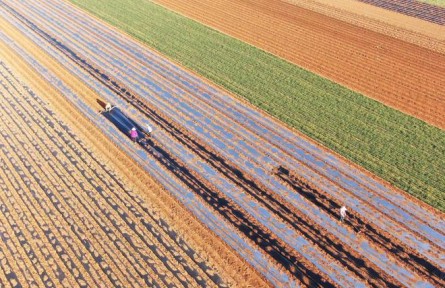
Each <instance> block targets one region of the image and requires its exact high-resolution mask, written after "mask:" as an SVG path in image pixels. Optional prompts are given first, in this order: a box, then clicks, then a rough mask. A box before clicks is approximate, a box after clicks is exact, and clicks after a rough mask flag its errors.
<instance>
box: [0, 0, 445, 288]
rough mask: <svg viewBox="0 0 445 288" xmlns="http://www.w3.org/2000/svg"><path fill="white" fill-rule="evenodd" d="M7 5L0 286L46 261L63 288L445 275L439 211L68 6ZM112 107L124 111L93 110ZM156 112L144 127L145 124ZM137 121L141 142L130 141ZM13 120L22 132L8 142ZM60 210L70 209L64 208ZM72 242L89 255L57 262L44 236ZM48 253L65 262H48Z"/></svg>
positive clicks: (391, 283)
mask: <svg viewBox="0 0 445 288" xmlns="http://www.w3.org/2000/svg"><path fill="white" fill-rule="evenodd" d="M4 2H8V3H7V4H3V5H0V26H1V27H2V30H1V31H0V59H2V58H4V59H14V61H5V62H7V64H8V65H6V64H5V65H3V66H2V65H1V63H2V62H1V61H0V76H1V77H0V83H1V85H2V86H3V88H2V87H1V86H0V93H2V94H1V95H3V94H4V95H6V96H5V97H0V105H1V107H0V108H3V109H0V118H1V119H2V122H1V123H0V128H2V129H0V132H1V133H0V134H2V137H3V138H4V139H5V140H2V141H3V142H1V141H0V166H2V168H3V169H0V176H2V177H0V180H2V179H6V180H5V181H7V183H6V184H2V182H1V181H0V186H1V187H3V189H5V191H7V193H9V195H8V194H5V195H6V196H3V198H4V199H6V200H5V201H3V202H5V203H6V202H8V201H9V203H7V204H6V205H3V206H1V205H0V209H2V210H0V211H1V212H3V213H0V223H2V224H3V223H6V222H7V223H9V224H8V225H9V226H10V227H9V226H8V228H12V229H4V230H5V231H3V230H2V229H1V228H2V227H0V233H3V234H1V235H7V236H8V237H2V238H1V239H0V263H2V265H1V267H0V287H3V286H6V285H7V283H8V282H9V284H11V285H10V286H15V284H16V283H19V284H21V283H25V284H26V283H30V284H33V283H34V282H37V284H39V283H40V282H43V281H46V279H47V278H48V277H47V275H46V274H45V273H41V274H39V275H37V272H38V271H43V272H46V271H48V272H47V273H51V274H50V277H49V278H50V279H52V281H54V282H56V283H57V282H58V281H59V282H61V284H62V285H64V286H66V287H72V286H75V285H71V282H72V283H74V282H80V283H84V282H85V283H86V284H85V285H83V286H98V287H101V286H106V287H113V286H114V287H119V286H125V287H129V286H132V285H133V286H135V287H141V286H150V287H151V286H158V287H180V286H185V287H187V286H192V287H198V286H202V287H213V286H217V287H226V286H235V287H238V286H244V287H267V285H269V284H271V285H273V286H276V287H297V286H298V287H299V286H305V287H367V286H370V287H414V286H418V287H431V286H433V285H435V286H438V287H442V286H444V285H445V282H444V279H443V275H444V271H443V270H444V269H443V267H445V264H444V262H445V260H444V259H442V258H441V257H440V256H441V255H443V247H444V241H445V240H444V239H445V238H444V236H443V235H444V232H443V231H445V221H444V220H443V219H445V218H444V217H443V215H442V214H440V213H439V212H437V211H435V210H433V209H432V208H431V207H429V206H428V207H426V206H425V205H423V204H421V203H419V202H417V201H416V200H412V199H411V198H407V197H408V196H406V195H404V194H403V192H400V191H397V190H392V189H391V188H390V187H386V186H385V185H382V184H381V183H379V182H377V181H376V180H374V179H372V178H371V177H369V178H368V176H367V175H366V174H365V173H362V172H361V171H360V170H358V169H356V168H354V167H351V166H350V164H349V163H348V162H346V161H343V160H341V159H339V158H336V157H335V155H333V154H330V153H329V152H328V151H325V150H324V149H323V148H322V147H318V146H316V144H315V143H310V142H308V141H306V140H305V139H303V138H300V136H298V135H297V134H294V132H293V131H290V130H288V129H287V128H286V127H284V126H282V125H281V124H280V123H278V122H275V121H274V120H273V119H271V118H268V116H267V115H265V114H263V113H262V112H261V111H257V110H253V108H251V107H250V106H248V105H245V104H244V103H243V102H241V101H240V100H238V99H237V98H236V97H232V95H226V94H225V93H224V92H223V91H220V90H218V88H217V87H214V86H210V84H208V83H207V82H206V81H205V80H204V79H201V78H199V77H198V76H195V75H192V74H191V73H188V72H187V71H186V70H183V69H181V68H180V67H178V66H176V65H175V64H174V63H171V62H169V61H168V60H166V59H165V58H164V57H162V55H160V54H158V53H156V52H154V51H151V50H149V49H148V48H147V47H145V46H142V45H140V44H138V43H137V42H135V41H134V40H132V39H131V38H129V37H127V36H125V35H124V34H121V33H120V32H118V31H116V30H113V28H110V27H108V26H106V25H104V24H103V23H101V22H100V21H97V20H96V19H94V18H92V17H90V16H88V15H87V14H85V13H83V12H82V11H80V10H77V9H73V8H72V7H71V6H70V5H69V4H67V3H65V2H64V1H59V0H47V1H45V2H40V1H38V0H35V1H31V0H30V1H27V2H17V1H2V0H0V4H1V3H4ZM122 63H125V65H122ZM9 66H11V69H10V68H8V67H9ZM2 67H3V68H2ZM14 71H15V72H14ZM14 79H15V80H14ZM20 79H26V83H27V84H21V83H22V82H21V81H22V80H20ZM23 81H25V80H23ZM28 85H29V86H30V87H31V88H32V91H36V94H34V93H31V92H32V91H31V90H29V91H28V89H27V88H26V86H28ZM20 87H22V88H20ZM13 91H18V92H20V93H16V92H13ZM25 92H26V93H25ZM28 94H29V95H28ZM40 95H42V96H40ZM39 97H42V98H41V99H40V98H39ZM3 98H4V99H3ZM46 101H48V104H45V103H46ZM106 102H108V103H116V104H117V105H118V107H115V108H113V109H114V110H112V111H107V112H103V113H97V112H98V110H102V109H103V108H104V106H105V103H106ZM178 104H180V105H178ZM46 105H48V107H47V108H46ZM53 110H54V112H52V111H53ZM117 110H119V111H123V112H120V113H121V114H117V113H115V114H113V113H114V112H116V111H117ZM42 111H44V112H45V111H46V112H45V113H41V112H42ZM113 111H114V112H113ZM124 112H125V115H131V116H130V118H127V117H125V115H124V114H122V113H124ZM112 115H115V116H112ZM113 117H114V118H113ZM16 118H17V119H16ZM116 119H117V120H116ZM130 120H131V121H135V122H131V121H130ZM147 120H148V121H149V123H150V124H153V125H154V127H155V130H154V132H153V135H151V136H150V137H148V136H147V137H146V136H145V135H146V133H143V131H144V130H142V128H141V125H142V123H147ZM128 122H131V123H130V125H131V126H130V127H135V126H136V127H138V130H139V131H140V132H141V135H144V137H140V139H139V140H138V141H136V143H133V142H131V141H130V139H129V137H128V135H127V134H128V131H129V129H131V128H129V127H126V126H125V124H126V123H128ZM63 123H67V124H66V125H65V124H63ZM185 123H187V125H186V124H185ZM193 123H198V124H197V125H195V124H193ZM14 126H15V128H14V130H13V131H12V132H17V131H19V129H23V131H26V136H23V137H26V139H25V140H22V139H21V138H22V137H21V135H20V134H19V133H12V134H13V135H11V136H9V135H8V134H7V132H6V131H8V129H9V127H14ZM68 127H71V128H70V129H68ZM121 127H124V128H125V129H122V128H121ZM202 127H203V128H202ZM221 127H223V128H221ZM71 129H72V130H71ZM58 131H60V133H59V132H58ZM119 131H120V132H119ZM121 132H122V133H121ZM34 134H35V135H34ZM1 139H2V138H1V137H0V140H1ZM83 143H85V144H83ZM30 145H32V146H33V147H36V149H33V147H30ZM86 145H87V146H86ZM40 147H42V148H41V149H40ZM85 147H90V149H87V148H85ZM26 148H28V149H26ZM37 148H39V149H37ZM33 150H35V151H36V152H35V154H36V155H32V152H30V151H33ZM41 150H42V151H43V152H40V151H41ZM15 154H17V155H15ZM2 160H3V161H2ZM68 161H69V162H68ZM17 163H18V164H17ZM50 168H51V169H52V170H50ZM44 169H46V170H44ZM70 169H72V170H70ZM15 170H17V171H15ZM36 171H37V172H38V173H37V172H36ZM44 171H45V172H46V171H48V172H47V173H46V174H45V173H43V172H44ZM20 173H22V174H24V175H25V176H26V177H28V178H31V177H34V178H33V179H35V182H36V183H39V184H40V177H42V178H43V179H44V180H45V181H44V182H43V184H45V183H48V186H51V187H55V192H54V193H56V196H57V197H58V198H54V197H53V195H52V194H51V193H50V192H47V190H48V189H45V188H46V187H45V186H43V185H40V186H39V187H37V189H32V187H28V186H27V184H28V183H27V182H26V180H21V179H19V177H18V176H20V175H21V174H20ZM65 179H68V180H70V181H65ZM14 180H17V181H14ZM15 182H17V183H18V184H20V185H14V184H15ZM17 183H16V184H17ZM130 183H131V184H130ZM73 187H74V188H73ZM59 188H60V189H59ZM34 190H36V191H35V192H34ZM59 190H60V191H59ZM31 193H37V195H38V196H39V195H40V196H39V197H36V199H34V200H32V199H31V198H32V197H30V196H29V195H30V194H31ZM59 195H60V196H61V197H59ZM64 196H65V197H64ZM1 197H2V196H1V195H0V199H2V198H1ZM47 198H48V199H47ZM10 199H12V200H10ZM28 199H29V202H31V201H34V202H32V204H33V205H32V206H30V207H29V209H28V205H26V204H27V203H26V201H28ZM42 199H44V200H42ZM57 199H60V200H59V201H56V200H57ZM344 199H348V202H347V203H345V200H344ZM14 200H15V201H16V202H18V203H19V204H17V203H16V202H14ZM80 200H82V201H80ZM35 202H36V204H39V203H40V202H41V203H42V205H41V206H42V208H43V212H42V209H40V208H39V207H38V205H36V204H34V203H35ZM0 203H1V202H0ZM45 203H48V204H47V205H43V204H45ZM342 205H347V206H348V217H347V218H346V219H344V221H340V219H339V215H338V212H339V209H340V207H341V206H342ZM59 206H62V207H66V208H65V209H67V210H68V212H67V213H56V212H57V211H54V210H55V209H61V208H59ZM146 206H147V207H146ZM34 207H35V208H34ZM47 207H49V208H47ZM76 208H77V209H76ZM45 209H49V210H50V211H54V212H53V214H54V215H52V216H53V217H51V219H49V217H48V215H51V214H48V215H47V214H45V213H44V212H46V210H45ZM21 210H25V212H26V214H25V216H27V217H29V218H30V219H31V216H34V215H39V216H41V217H40V218H41V219H40V218H39V219H40V221H44V222H45V223H46V222H48V223H50V224H51V225H47V226H44V227H42V229H44V230H43V231H41V228H40V225H39V222H38V221H37V220H38V219H37V217H33V218H32V219H36V221H34V220H33V222H32V223H30V225H27V221H26V218H23V217H21V216H20V215H21V214H20V213H21V212H20V211H21ZM9 211H13V212H9ZM61 211H62V212H65V211H64V210H61ZM22 218H23V219H25V220H23V219H22ZM72 218H74V219H75V220H84V221H77V222H76V223H78V224H77V225H79V226H80V225H82V226H80V227H81V228H82V227H84V225H87V224H88V223H92V224H91V225H87V226H86V227H84V228H83V229H82V230H81V231H87V233H89V234H91V235H87V236H88V237H82V238H81V237H79V236H78V235H77V234H79V233H77V232H78V231H79V229H77V226H73V228H72V229H73V230H74V231H72V232H70V231H66V230H68V228H66V227H65V226H66V225H65V226H64V225H62V224H64V223H66V222H67V223H69V224H70V223H72V222H71V219H72ZM53 219H54V220H53ZM198 220H199V221H201V222H202V223H203V224H201V222H199V221H198ZM84 223H87V224H84ZM98 225H99V226H100V227H98ZM48 226H49V228H48ZM68 227H70V226H68ZM49 229H51V230H49ZM34 230H36V231H37V233H35V232H34ZM47 230H48V231H49V232H48V233H47ZM51 231H57V235H55V237H53V235H52V234H51V233H50V232H51ZM12 233H15V235H12ZM73 233H74V234H76V233H77V234H76V235H74V234H73ZM109 233H114V234H110V237H109V236H108V234H109ZM22 234H24V236H23V235H22ZM46 234H48V235H49V236H48V237H47V236H46ZM65 234H67V235H68V237H72V239H74V240H73V242H74V244H77V246H73V247H74V249H75V247H79V248H78V249H77V250H79V251H80V252H82V253H84V254H86V255H87V256H86V257H87V259H86V260H84V258H83V257H76V255H77V254H75V253H76V252H77V250H74V251H72V252H71V253H69V251H71V250H69V251H68V252H67V253H62V254H61V256H60V257H59V256H58V254H57V252H58V251H60V248H59V247H57V245H54V246H56V247H49V244H48V242H50V243H56V244H57V243H58V242H55V241H35V239H36V238H35V237H34V238H33V237H32V236H34V235H38V236H40V238H41V239H43V240H45V238H44V237H46V238H49V237H50V239H48V240H53V238H55V240H59V239H60V240H59V241H62V248H64V249H66V250H68V249H71V247H70V246H69V245H66V244H68V243H69V242H68V240H70V239H71V238H69V239H68V240H66V239H67V238H66V237H64V236H65ZM112 235H114V236H113V237H111V236H112ZM81 236H82V235H81ZM93 236H95V237H93ZM78 238H79V239H80V240H79V239H78ZM84 238H86V239H91V245H84V244H83V243H84V242H82V241H81V240H84ZM10 239H12V240H10ZM22 239H24V240H22ZM22 241H26V242H24V243H25V247H23V246H24V245H20V244H22ZM149 241H150V242H149ZM28 243H30V245H32V248H33V250H27V249H26V246H27V245H26V244H28ZM115 244H119V249H116V252H115V253H113V251H111V250H110V249H111V248H110V247H113V246H114V247H116V245H115ZM133 244H134V245H133ZM51 245H52V244H51ZM82 245H83V246H84V247H83V246H82ZM40 247H43V248H45V249H43V248H40ZM46 247H48V249H46ZM91 247H94V248H95V250H94V251H89V248H91ZM34 248H35V249H34ZM38 248H39V249H38ZM16 250H18V251H19V252H16ZM34 250H35V251H37V253H38V255H37V256H34V253H32V252H33V251H34ZM46 250H49V251H50V253H51V255H53V258H54V259H56V260H54V261H52V262H51V263H46V262H45V260H46V259H43V256H42V255H45V253H44V251H46ZM3 251H6V252H3ZM62 252H63V251H62ZM73 253H74V254H73ZM16 255H18V256H16ZM95 255H99V256H95ZM19 256H20V259H19V261H18V262H17V264H16V262H14V257H19ZM102 257H106V258H102ZM59 258H60V259H62V260H64V259H67V260H66V261H70V260H72V261H76V262H75V263H74V264H76V266H78V267H80V268H79V269H81V270H80V271H77V270H76V271H75V273H72V274H73V275H72V277H71V276H70V278H69V279H67V280H64V278H63V277H59V275H63V274H62V273H60V272H58V269H57V266H56V265H60V266H62V264H63V265H65V266H68V267H67V269H65V271H66V273H65V272H64V274H68V273H71V272H70V269H69V266H70V265H67V264H69V263H67V264H64V263H62V262H60V260H59ZM103 259H105V260H103ZM48 262H49V261H48ZM84 262H86V263H88V264H91V267H92V268H91V271H90V270H88V269H83V268H82V267H81V265H82V264H83V263H84ZM34 263H36V264H34ZM39 263H43V264H42V265H43V266H45V265H46V264H48V265H51V264H53V265H52V266H49V267H48V268H46V267H39V266H38V265H40V264H39ZM108 263H110V264H108ZM32 264H34V265H35V266H34V267H31V265H32ZM107 264H108V266H109V267H107ZM71 266H72V265H71ZM28 267H29V268H28ZM62 268H63V267H62ZM77 272H79V273H77ZM106 276H108V277H106ZM79 277H80V278H79ZM100 277H101V278H100ZM150 277H152V278H153V279H152V278H150ZM60 278H62V279H61V280H60ZM102 278H103V279H102ZM68 281H71V282H70V283H68ZM94 281H96V282H94ZM152 282H153V283H154V284H158V285H151V284H152ZM269 282H270V283H269ZM80 283H79V284H80ZM133 283H134V284H133ZM43 284H45V286H51V285H50V284H51V283H49V284H48V285H46V284H47V283H43ZM120 284H122V285H120ZM422 285H423V286H422ZM427 285H430V286H427ZM17 286H18V285H17ZM41 286H43V285H41ZM53 286H57V285H56V284H55V285H53ZM79 286H80V285H79Z"/></svg>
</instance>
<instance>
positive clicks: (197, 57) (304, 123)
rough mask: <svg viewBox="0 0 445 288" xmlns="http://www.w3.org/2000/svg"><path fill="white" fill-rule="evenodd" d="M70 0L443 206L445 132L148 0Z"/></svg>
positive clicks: (407, 189) (321, 141)
mask: <svg viewBox="0 0 445 288" xmlns="http://www.w3.org/2000/svg"><path fill="white" fill-rule="evenodd" d="M71 1H72V2H73V3H75V4H77V5H78V6H80V7H82V8H84V9H86V10H88V11H90V12H92V13H93V14H95V15H97V16H98V17H100V18H102V19H104V20H105V21H107V22H109V23H111V24H112V25H114V26H116V27H118V28H120V29H122V30H124V31H126V32H127V33H129V34H130V35H133V36H134V37H136V38H137V39H139V40H141V41H143V42H145V43H146V44H147V45H149V46H151V47H153V48H155V49H156V50H158V51H160V52H161V53H163V54H164V55H166V56H168V57H169V58H170V59H173V60H174V61H176V62H178V63H181V64H182V65H184V66H186V67H188V68H189V69H191V70H193V71H196V72H197V73H199V74H201V75H203V76H204V77H206V78H208V79H210V80H212V81H213V82H215V83H217V84H218V85H221V86H223V87H224V88H226V89H228V90H229V91H231V92H233V93H235V94H237V95H239V96H241V97H244V98H245V99H247V100H249V101H250V102H251V103H253V104H254V105H256V106H258V107H260V108H262V109H264V110H265V111H267V112H268V113H270V114H271V115H273V116H275V117H276V118H278V119H280V120H282V121H283V122H285V123H287V124H288V125H290V126H292V127H294V128H296V129H298V130H299V131H301V132H302V133H304V134H306V135H308V136H309V137H311V138H313V139H315V140H317V141H318V142H320V143H322V144H323V145H325V146H326V147H329V148H330V149H332V150H334V151H335V152H337V153H339V154H341V155H343V156H344V157H346V158H348V159H350V160H351V161H353V162H355V163H357V164H359V165H361V166H363V167H365V168H366V169H368V170H369V171H371V172H373V173H375V174H376V175H378V176H380V177H381V178H383V179H385V180H387V181H389V182H390V183H392V184H393V185H395V186H397V187H399V188H401V189H403V190H405V191H407V192H409V193H411V194H412V195H414V196H416V197H418V198H419V199H422V200H423V201H425V202H427V203H429V204H430V205H432V206H434V207H437V208H438V209H440V210H442V211H445V193H444V190H445V177H444V171H445V132H444V131H442V130H440V129H438V128H435V127H433V126H430V125H428V124H426V123H424V122H422V121H420V120H418V119H416V118H414V117H411V116H408V115H405V114H403V113H401V112H399V111H397V110H394V109H391V108H388V107H386V106H385V105H383V104H381V103H379V102H376V101H374V100H372V99H369V98H367V97H365V96H363V95H361V94H358V93H356V92H353V91H351V90H348V89H346V88H344V87H342V86H340V85H338V84H336V83H333V82H331V81H329V80H326V79H324V78H322V77H320V76H317V75H315V74H313V73H311V72H308V71H306V70H304V69H302V68H299V67H297V66H295V65H293V64H291V63H288V62H286V61H284V60H282V59H280V58H278V57H275V56H273V55H271V54H268V53H266V52H264V51H262V50H260V49H257V48H255V47H252V46H250V45H248V44H246V43H244V42H242V41H239V40H237V39H234V38H231V37H229V36H226V35H224V34H222V33H219V32H217V31H215V30H213V29H211V28H208V27H206V26H204V25H201V24H199V23H197V22H195V21H193V20H190V19H188V18H186V17H183V16H181V15H178V14H176V13H174V12H172V11H169V10H167V9H165V8H163V7H161V6H158V5H156V4H154V3H152V2H150V1H147V0H113V1H110V0H71ZM363 77H366V75H363Z"/></svg>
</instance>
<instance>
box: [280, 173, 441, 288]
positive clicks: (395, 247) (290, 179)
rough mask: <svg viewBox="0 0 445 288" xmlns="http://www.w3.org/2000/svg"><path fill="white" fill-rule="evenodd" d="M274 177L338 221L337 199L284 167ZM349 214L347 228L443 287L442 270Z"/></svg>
mask: <svg viewBox="0 0 445 288" xmlns="http://www.w3.org/2000/svg"><path fill="white" fill-rule="evenodd" d="M274 174H276V175H277V176H278V177H279V178H281V179H282V180H283V181H284V182H285V183H287V184H288V185H289V186H290V187H292V189H293V190H294V191H296V192H297V193H299V194H300V195H302V196H304V197H305V198H306V199H308V200H309V201H311V202H312V203H314V205H316V206H317V207H320V208H321V209H322V210H323V211H325V212H326V213H328V214H329V215H330V216H331V217H332V218H334V219H336V218H338V215H339V214H338V211H339V210H340V207H341V206H342V204H341V203H340V202H339V201H338V199H336V198H333V197H331V196H330V195H328V194H327V193H326V192H324V191H322V190H320V189H318V188H316V187H314V186H312V185H311V184H308V183H307V182H306V181H305V180H304V179H302V178H301V177H299V176H298V174H296V173H295V172H293V171H291V170H289V169H287V168H285V167H278V168H277V169H275V171H274ZM349 215H351V216H349V217H348V218H347V219H346V220H345V222H344V223H345V224H346V225H347V226H348V227H349V228H350V229H352V230H354V231H356V232H357V233H358V234H360V235H363V236H364V237H367V238H368V239H369V240H370V241H371V243H373V244H375V245H377V246H379V247H380V248H381V249H383V250H385V251H386V253H388V254H390V255H392V257H394V258H396V259H398V260H399V262H400V263H401V264H402V265H404V266H405V267H407V268H408V269H411V270H413V271H416V272H417V273H419V275H422V276H423V277H425V279H427V280H429V281H433V283H434V284H435V285H437V286H444V285H445V279H444V278H443V275H445V271H442V270H441V268H440V267H438V266H436V265H434V264H433V263H431V262H429V261H428V259H426V258H424V257H423V256H422V255H421V254H419V253H418V252H417V251H414V250H412V249H409V248H408V247H406V246H405V245H403V243H401V242H400V241H399V240H398V239H397V238H395V237H394V236H392V235H391V234H389V233H386V232H384V231H382V230H379V229H377V228H376V227H375V225H374V224H372V223H371V222H369V221H367V220H366V219H365V218H363V217H361V216H360V214H358V213H355V212H349Z"/></svg>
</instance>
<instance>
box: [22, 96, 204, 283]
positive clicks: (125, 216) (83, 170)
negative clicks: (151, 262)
mask: <svg viewBox="0 0 445 288" xmlns="http://www.w3.org/2000/svg"><path fill="white" fill-rule="evenodd" d="M27 102H28V101H27ZM36 111H37V112H38V115H42V114H43V112H42V111H41V110H36ZM45 121H46V122H47V123H48V125H50V126H52V127H53V128H57V129H58V128H60V127H54V125H55V123H54V122H50V120H48V119H45ZM58 136H59V137H60V139H61V140H62V143H66V144H67V145H68V146H69V147H70V148H71V149H72V151H73V153H75V154H74V155H73V154H71V152H68V151H65V153H64V154H65V155H67V156H68V157H69V161H70V162H71V164H73V165H74V166H76V167H77V168H78V171H80V174H81V175H79V176H80V177H82V178H84V179H89V182H90V184H91V187H95V189H96V190H97V192H99V195H100V196H102V199H105V200H106V202H107V203H109V204H110V206H111V207H112V208H113V209H114V210H115V211H117V213H118V214H119V215H120V217H121V218H122V219H123V220H124V221H125V222H126V224H127V226H129V227H132V230H134V231H135V233H136V234H138V236H139V238H140V239H143V240H142V242H145V245H147V246H150V247H155V245H154V244H153V243H147V242H146V241H147V240H145V238H146V237H147V235H141V234H140V232H139V231H140V229H138V228H137V227H135V221H137V220H134V219H129V216H128V215H130V216H131V213H129V211H128V210H127V211H122V209H121V208H120V207H119V205H117V204H116V201H115V200H113V199H111V198H110V196H109V195H107V194H106V193H104V189H103V188H102V187H101V185H100V184H99V183H97V182H95V180H92V179H95V177H92V176H93V175H90V174H89V173H88V171H89V169H88V168H87V167H83V166H85V165H83V163H82V161H77V160H74V159H75V158H74V156H80V155H79V153H78V150H76V149H77V148H76V147H73V146H72V144H73V143H72V142H71V141H70V138H66V137H65V135H64V134H63V133H59V134H58ZM76 158H77V157H76ZM78 159H80V160H83V159H82V157H79V158H78ZM93 166H94V165H93ZM97 169H98V167H97V166H96V167H91V170H90V171H96V170H97ZM97 176H100V175H97ZM59 177H61V179H63V178H64V177H63V176H62V175H60V176H59ZM96 179H102V178H101V177H96ZM110 190H113V192H115V195H117V193H119V192H117V191H114V189H110ZM91 198H92V199H95V198H97V196H95V195H92V196H91ZM93 201H95V200H93ZM132 208H133V207H132ZM103 212H104V213H107V214H108V213H109V212H106V211H103ZM130 218H131V217H130ZM153 235H154V236H155V237H156V233H155V234H153ZM158 238H159V237H158ZM136 239H137V238H136ZM161 243H162V242H161ZM171 248H172V246H168V245H167V246H166V247H165V249H166V250H169V249H170V250H172V253H174V251H173V249H171ZM152 249H154V252H155V253H158V252H157V249H156V248H152ZM163 253H165V252H163ZM156 256H157V258H159V259H164V261H167V258H166V257H165V255H161V254H159V255H156ZM175 258H178V259H180V257H179V256H178V257H173V259H175ZM175 266H177V265H175ZM186 267H187V268H188V266H186ZM169 269H170V270H174V268H173V267H170V268H169ZM189 270H190V269H189ZM194 273H195V274H196V272H194ZM175 274H178V275H177V278H178V279H181V278H183V277H184V276H185V279H186V281H185V280H182V281H181V282H182V283H183V284H186V283H193V279H192V278H189V277H188V276H187V275H184V274H183V273H182V272H179V271H176V272H175ZM181 275H182V276H181ZM198 280H199V278H198ZM202 284H204V283H202Z"/></svg>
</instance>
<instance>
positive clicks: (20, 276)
mask: <svg viewBox="0 0 445 288" xmlns="http://www.w3.org/2000/svg"><path fill="white" fill-rule="evenodd" d="M3 211H4V212H3ZM8 213H9V211H8V209H7V208H6V207H5V206H3V207H2V215H0V223H1V226H0V233H1V235H2V237H1V238H2V241H1V242H0V250H1V251H0V261H1V262H0V263H1V265H0V269H1V270H2V274H3V273H4V277H5V280H6V282H9V283H10V285H11V286H18V287H22V286H25V287H30V286H31V285H34V287H35V286H36V280H35V279H34V278H33V275H31V272H30V270H31V269H32V268H31V267H28V266H27V265H26V261H25V260H24V258H23V257H22V252H21V251H18V250H17V248H18V247H20V246H17V245H20V242H19V240H18V238H17V236H16V235H15V233H14V232H13V233H12V236H11V235H10V233H8V231H7V230H10V231H12V228H11V227H13V226H14V225H17V224H16V223H15V222H14V220H13V219H5V218H6V216H5V215H8ZM5 223H7V224H5ZM19 249H20V248H19ZM25 257H26V256H25ZM5 287H6V286H5Z"/></svg>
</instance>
